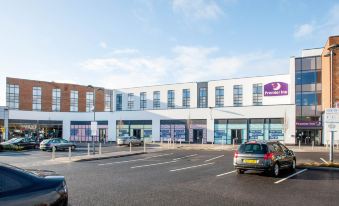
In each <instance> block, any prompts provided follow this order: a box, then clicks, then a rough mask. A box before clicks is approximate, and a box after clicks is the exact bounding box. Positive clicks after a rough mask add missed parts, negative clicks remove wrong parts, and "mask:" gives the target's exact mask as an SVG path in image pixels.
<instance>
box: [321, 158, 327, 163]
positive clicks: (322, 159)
mask: <svg viewBox="0 0 339 206" xmlns="http://www.w3.org/2000/svg"><path fill="white" fill-rule="evenodd" d="M320 160H321V161H323V162H325V163H326V164H328V162H327V161H326V160H324V158H320Z"/></svg>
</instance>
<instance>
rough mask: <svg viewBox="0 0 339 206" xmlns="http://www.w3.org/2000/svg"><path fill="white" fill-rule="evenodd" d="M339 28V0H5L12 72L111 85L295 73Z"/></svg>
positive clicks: (7, 72)
mask: <svg viewBox="0 0 339 206" xmlns="http://www.w3.org/2000/svg"><path fill="white" fill-rule="evenodd" d="M338 34H339V2H338V1H325V0H324V1H317V0H305V1H302V0H299V1H293V0H291V1H289V0H275V1H267V0H256V1H253V0H107V1H106V0H100V1H94V0H91V1H88V0H58V1H52V0H47V1H46V0H40V1H39V0H26V1H22V0H0V105H5V104H6V101H5V96H6V95H5V94H6V77H16V78H25V79H34V80H41V81H55V82H63V83H76V84H81V85H89V84H91V85H95V86H101V87H105V88H109V89H114V88H125V87H134V86H147V85H156V84H168V83H176V82H196V81H207V80H215V79H228V78H235V77H247V76H262V75H272V74H285V73H288V71H289V58H290V57H291V56H300V55H301V50H302V49H307V48H319V47H322V46H324V44H325V43H326V40H327V38H328V36H330V35H338Z"/></svg>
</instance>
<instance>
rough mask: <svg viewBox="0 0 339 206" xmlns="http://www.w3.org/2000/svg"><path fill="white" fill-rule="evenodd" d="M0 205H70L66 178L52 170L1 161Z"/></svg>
mask: <svg viewBox="0 0 339 206" xmlns="http://www.w3.org/2000/svg"><path fill="white" fill-rule="evenodd" d="M0 205H8V206H17V205H18V206H19V205H26V206H31V205H32V206H33V205H58V206H59V205H60V206H66V205H68V189H67V185H66V181H65V178H64V177H63V176H57V175H56V174H55V173H54V172H52V171H44V170H24V169H20V168H17V167H14V166H11V165H8V164H4V163H0Z"/></svg>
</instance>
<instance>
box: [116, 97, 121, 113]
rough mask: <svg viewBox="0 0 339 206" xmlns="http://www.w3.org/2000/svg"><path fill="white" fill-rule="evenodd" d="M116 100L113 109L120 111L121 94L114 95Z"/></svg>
mask: <svg viewBox="0 0 339 206" xmlns="http://www.w3.org/2000/svg"><path fill="white" fill-rule="evenodd" d="M116 97H117V98H116V99H117V100H116V101H117V102H116V103H115V109H116V111H121V110H122V94H117V96H116Z"/></svg>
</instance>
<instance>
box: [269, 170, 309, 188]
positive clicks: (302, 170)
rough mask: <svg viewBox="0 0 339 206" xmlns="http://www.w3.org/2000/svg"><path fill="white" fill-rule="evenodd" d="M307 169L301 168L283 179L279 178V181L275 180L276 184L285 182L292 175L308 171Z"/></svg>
mask: <svg viewBox="0 0 339 206" xmlns="http://www.w3.org/2000/svg"><path fill="white" fill-rule="evenodd" d="M306 171H307V169H303V170H300V171H299V172H296V173H294V174H291V175H290V176H288V177H285V178H283V179H281V180H278V181H276V182H274V184H279V183H280V182H283V181H285V180H287V179H289V178H291V177H294V176H296V175H298V174H300V173H303V172H306Z"/></svg>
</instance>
